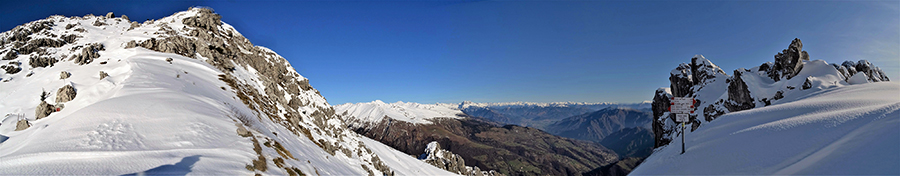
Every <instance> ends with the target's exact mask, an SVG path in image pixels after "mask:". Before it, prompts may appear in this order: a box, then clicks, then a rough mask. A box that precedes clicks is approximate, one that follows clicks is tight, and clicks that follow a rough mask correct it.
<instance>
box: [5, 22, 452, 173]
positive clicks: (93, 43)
mask: <svg viewBox="0 0 900 176" xmlns="http://www.w3.org/2000/svg"><path fill="white" fill-rule="evenodd" d="M220 19H221V17H220V16H219V15H218V14H216V13H214V12H213V11H212V9H208V8H191V9H190V10H188V11H183V12H178V13H175V14H173V15H171V16H168V17H165V18H162V19H158V20H148V21H144V22H142V23H139V22H135V21H131V20H129V19H128V18H127V16H125V15H122V16H116V15H115V14H113V13H109V14H107V15H105V16H94V15H87V16H83V17H63V16H51V17H49V18H46V19H41V20H37V21H34V22H30V23H27V24H24V25H21V26H18V27H16V28H14V29H13V30H11V31H6V32H3V33H2V34H0V54H2V59H3V63H2V64H3V65H2V68H3V70H0V99H2V100H4V101H2V102H0V113H2V115H3V117H2V122H0V175H58V174H66V175H68V174H74V175H95V174H99V175H122V174H151V175H153V174H157V175H158V174H187V173H202V174H212V175H253V174H266V175H303V174H306V175H312V174H320V175H367V174H368V175H372V174H374V175H383V174H385V175H393V174H405V175H421V174H442V175H447V174H450V173H449V172H446V171H443V170H440V169H437V168H434V167H431V166H430V165H427V164H424V163H420V164H419V165H415V164H413V165H414V166H417V168H409V166H410V165H408V164H403V163H408V162H418V160H416V159H415V158H414V157H411V156H407V155H402V153H401V152H399V151H396V150H393V149H391V148H390V147H387V146H384V145H383V144H381V143H378V142H374V141H371V140H367V139H365V137H361V136H359V135H358V134H356V133H354V132H352V131H349V130H346V128H345V126H346V125H345V124H344V122H343V121H342V120H341V118H340V117H339V116H338V115H336V114H335V113H334V109H332V107H331V105H329V104H328V103H327V102H326V101H325V98H324V97H322V96H321V95H319V92H318V90H316V89H314V88H312V87H311V86H310V85H309V80H308V79H306V78H304V77H303V76H301V75H300V74H298V73H297V72H296V71H295V69H294V68H293V67H291V65H290V64H289V63H288V62H287V61H286V60H285V59H284V58H282V57H281V56H279V55H278V54H276V53H275V52H274V51H272V50H269V49H267V48H264V47H260V46H254V45H253V44H251V43H250V41H249V40H247V39H246V38H244V37H243V36H242V35H241V34H240V33H239V32H238V31H236V30H235V29H234V28H233V27H232V26H230V25H228V24H227V23H224V22H222V21H220ZM380 156H386V158H383V157H380Z"/></svg>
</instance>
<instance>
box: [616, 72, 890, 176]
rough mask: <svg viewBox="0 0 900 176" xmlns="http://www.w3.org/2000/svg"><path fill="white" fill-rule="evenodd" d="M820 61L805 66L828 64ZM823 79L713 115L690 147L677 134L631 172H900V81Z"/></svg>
mask: <svg viewBox="0 0 900 176" xmlns="http://www.w3.org/2000/svg"><path fill="white" fill-rule="evenodd" d="M815 65H817V64H815ZM815 65H813V67H809V66H807V67H804V71H807V70H810V71H811V72H812V71H823V70H817V69H815V68H817V67H815ZM826 65H827V64H826ZM829 67H830V66H829ZM808 68H810V69H808ZM832 70H833V67H832ZM801 78H802V77H801ZM800 80H803V79H800ZM820 83H821V84H829V83H828V82H820ZM816 87H818V88H817V89H809V90H803V91H801V92H798V93H795V94H793V95H786V97H785V98H784V99H783V100H782V101H781V102H782V103H780V104H775V105H771V106H767V107H761V108H755V109H750V110H745V111H739V112H734V113H729V114H726V115H723V116H720V117H719V118H718V119H716V120H714V121H711V122H707V123H706V124H704V126H702V127H701V128H698V129H697V130H696V131H694V132H691V133H688V134H687V138H686V147H687V148H686V150H687V151H686V153H684V154H680V152H681V140H680V139H678V140H673V142H672V143H670V145H667V146H664V147H661V148H659V149H657V150H656V151H655V152H654V153H653V155H651V156H650V157H649V158H647V159H646V160H645V161H644V163H642V164H641V165H640V166H638V167H637V168H636V169H635V170H634V171H633V172H632V173H631V174H634V175H656V174H666V175H726V174H728V175H733V174H741V175H772V174H774V175H797V174H803V175H805V174H811V175H825V174H827V175H833V174H836V175H851V174H852V175H859V174H878V175H898V174H900V170H898V169H897V166H898V165H900V163H898V162H900V150H898V149H900V132H898V129H900V112H898V109H900V96H897V95H898V93H900V84H898V83H892V82H877V83H868V84H860V85H848V86H843V85H841V86H822V85H818V86H816Z"/></svg>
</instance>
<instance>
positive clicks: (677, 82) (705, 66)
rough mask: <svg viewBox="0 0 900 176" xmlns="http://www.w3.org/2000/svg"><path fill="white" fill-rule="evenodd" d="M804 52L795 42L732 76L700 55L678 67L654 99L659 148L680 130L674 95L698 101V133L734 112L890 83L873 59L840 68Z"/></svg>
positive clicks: (694, 122) (694, 124)
mask: <svg viewBox="0 0 900 176" xmlns="http://www.w3.org/2000/svg"><path fill="white" fill-rule="evenodd" d="M802 49H803V44H802V43H801V42H800V40H799V39H794V40H793V41H791V44H790V45H789V46H788V48H787V49H784V50H783V51H782V52H780V53H778V54H777V55H775V61H774V63H768V62H767V63H764V64H762V65H760V66H758V67H754V68H750V69H743V68H740V69H736V70H734V74H733V75H731V76H729V75H726V74H724V72H721V71H720V70H721V69H719V68H718V67H716V66H715V65H714V64H712V62H710V61H709V60H707V59H706V58H704V57H702V56H699V55H698V56H694V57H693V58H691V64H686V63H682V64H680V65H678V66H677V67H675V69H673V70H672V71H671V73H670V75H669V80H670V82H671V83H670V86H669V88H668V89H659V90H657V91H656V92H655V95H654V101H653V105H654V106H653V108H652V109H653V115H654V116H655V120H654V122H653V130H654V135H656V136H655V138H656V140H655V141H656V145H655V146H656V147H661V146H665V145H667V144H668V143H669V142H671V141H672V139H674V137H676V135H677V134H679V132H678V131H679V128H680V127H677V126H678V125H680V124H675V123H674V120H673V118H674V115H672V114H670V113H668V109H667V108H668V106H669V104H668V103H669V100H668V98H669V97H673V96H674V97H691V98H694V99H695V100H696V102H695V104H694V107H696V110H695V111H694V112H695V113H693V114H690V115H689V117H690V122H689V123H690V125H691V128H690V131H694V130H697V129H698V128H699V127H700V126H701V125H702V124H704V123H705V122H709V121H713V120H715V119H716V118H718V117H720V116H722V115H725V114H728V113H731V112H737V111H744V110H748V109H754V108H759V107H765V106H770V105H776V104H783V103H788V102H790V101H793V100H791V99H788V100H786V99H787V98H786V97H794V96H796V95H799V94H805V93H808V92H810V91H818V90H823V89H830V88H834V87H840V86H846V85H850V84H861V83H866V82H879V81H888V80H889V79H888V78H887V77H885V76H884V73H883V72H882V71H881V69H879V68H878V67H875V66H874V65H872V64H871V63H869V62H868V61H865V60H860V61H858V62H851V61H847V62H844V63H842V64H841V65H837V64H828V63H826V62H824V61H821V60H813V61H810V60H809V56H808V54H807V53H806V52H805V51H803V50H802ZM860 73H863V74H860ZM798 78H800V79H798Z"/></svg>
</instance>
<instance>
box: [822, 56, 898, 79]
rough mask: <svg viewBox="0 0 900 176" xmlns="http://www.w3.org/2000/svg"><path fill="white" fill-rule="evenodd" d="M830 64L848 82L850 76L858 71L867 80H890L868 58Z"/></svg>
mask: <svg viewBox="0 0 900 176" xmlns="http://www.w3.org/2000/svg"><path fill="white" fill-rule="evenodd" d="M832 66H834V69H837V70H838V71H839V72H840V73H841V76H842V77H843V78H844V81H848V82H849V80H850V78H851V77H853V76H854V75H856V74H859V73H862V74H863V75H865V77H866V80H867V81H868V82H881V81H890V79H889V78H888V77H887V75H885V74H884V71H881V68H878V67H875V65H873V64H872V63H870V62H869V61H868V60H859V61H857V62H853V61H844V63H842V64H841V65H837V64H832Z"/></svg>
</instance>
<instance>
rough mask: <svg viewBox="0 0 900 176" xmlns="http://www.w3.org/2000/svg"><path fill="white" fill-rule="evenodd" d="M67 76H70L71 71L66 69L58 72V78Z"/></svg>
mask: <svg viewBox="0 0 900 176" xmlns="http://www.w3.org/2000/svg"><path fill="white" fill-rule="evenodd" d="M69 76H72V73H69V72H67V71H61V72H59V79H66V78H69Z"/></svg>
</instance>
